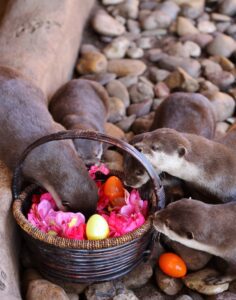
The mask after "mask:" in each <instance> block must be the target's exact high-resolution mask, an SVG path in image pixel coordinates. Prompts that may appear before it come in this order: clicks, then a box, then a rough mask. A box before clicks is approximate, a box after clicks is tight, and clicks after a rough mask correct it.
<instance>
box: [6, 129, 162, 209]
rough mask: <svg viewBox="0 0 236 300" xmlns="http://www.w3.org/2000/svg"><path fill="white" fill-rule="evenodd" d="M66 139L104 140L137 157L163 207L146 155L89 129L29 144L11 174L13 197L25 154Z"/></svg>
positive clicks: (19, 183)
mask: <svg viewBox="0 0 236 300" xmlns="http://www.w3.org/2000/svg"><path fill="white" fill-rule="evenodd" d="M67 139H89V140H94V141H100V142H105V143H108V144H111V145H114V146H116V147H118V148H120V149H122V150H125V151H126V152H128V153H129V154H130V155H131V156H133V157H134V158H135V159H137V160H138V161H139V162H140V163H141V165H142V166H143V167H144V168H145V170H146V172H147V173H148V175H149V177H150V178H151V180H152V183H153V186H154V192H155V196H156V197H157V199H158V205H157V208H159V209H161V208H164V207H165V193H164V189H163V186H162V185H161V180H160V178H159V176H158V174H157V173H156V171H155V170H154V168H153V167H152V165H151V164H150V163H149V162H148V161H147V159H146V157H145V156H144V155H143V154H142V153H140V152H139V151H137V150H136V149H135V148H134V147H133V146H132V145H130V144H128V143H126V142H124V141H122V140H119V139H117V138H114V137H111V136H108V135H105V134H103V133H99V132H95V131H89V130H67V131H60V132H56V133H53V134H50V135H46V136H44V137H42V138H39V139H38V140H36V141H35V142H33V143H32V144H30V145H29V146H28V147H27V148H26V149H25V151H24V152H23V153H22V155H21V157H20V159H19V160H18V163H17V165H16V168H15V170H14V174H13V181H12V193H13V199H14V200H15V199H17V198H18V196H19V194H20V188H21V176H22V165H23V162H24V160H25V158H26V157H27V155H28V154H29V153H30V152H31V151H32V150H33V149H34V148H36V147H38V146H40V145H43V144H45V143H48V142H52V141H57V140H67Z"/></svg>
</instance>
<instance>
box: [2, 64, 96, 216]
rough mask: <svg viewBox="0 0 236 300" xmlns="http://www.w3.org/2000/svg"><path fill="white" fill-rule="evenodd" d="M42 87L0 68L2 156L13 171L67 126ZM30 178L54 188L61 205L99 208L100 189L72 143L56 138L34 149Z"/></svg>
mask: <svg viewBox="0 0 236 300" xmlns="http://www.w3.org/2000/svg"><path fill="white" fill-rule="evenodd" d="M46 103H47V102H46V99H45V97H44V95H43V93H42V92H41V90H40V89H39V88H37V87H36V86H34V85H33V84H32V83H31V82H30V81H28V80H26V79H25V78H24V77H23V76H21V74H19V73H18V72H16V71H14V70H12V69H9V68H5V67H0V140H1V147H0V159H1V160H2V161H4V162H5V163H6V165H7V166H8V167H9V168H10V169H11V170H13V169H14V168H15V166H16V164H17V161H18V159H19V157H20V155H21V153H22V152H23V150H24V149H25V148H26V147H27V146H28V145H29V144H31V143H32V142H34V141H35V140H37V139H38V138H40V137H42V136H44V135H47V134H51V133H55V132H57V131H61V130H63V129H64V128H63V127H62V126H61V125H59V124H58V123H56V122H54V121H53V119H52V117H51V115H50V113H49V111H48V109H47V106H46ZM23 173H24V176H25V177H27V178H30V179H31V180H34V181H36V182H37V183H39V184H40V185H42V186H44V187H45V188H46V189H48V191H49V192H51V193H52V195H53V196H54V198H55V200H56V202H57V205H58V206H59V208H60V209H65V208H66V207H68V208H69V209H70V210H78V211H81V212H83V213H85V214H86V215H90V214H92V213H94V212H95V209H96V204H97V188H96V185H95V183H94V181H93V180H92V179H91V178H90V177H89V175H88V172H87V170H86V167H85V165H84V163H83V162H82V160H81V159H80V158H79V157H78V155H77V153H76V151H75V148H74V147H73V144H72V142H71V141H57V142H50V143H47V144H45V145H42V146H40V147H39V148H37V149H35V150H34V151H32V152H31V153H30V155H29V156H28V157H27V159H26V161H25V164H24V167H23Z"/></svg>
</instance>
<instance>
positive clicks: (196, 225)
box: [153, 199, 220, 255]
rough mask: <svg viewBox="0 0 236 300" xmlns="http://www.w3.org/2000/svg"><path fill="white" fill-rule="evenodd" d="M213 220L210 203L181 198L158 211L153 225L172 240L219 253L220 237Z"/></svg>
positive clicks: (197, 248) (190, 246) (214, 253)
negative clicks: (210, 213)
mask: <svg viewBox="0 0 236 300" xmlns="http://www.w3.org/2000/svg"><path fill="white" fill-rule="evenodd" d="M214 219H215V218H214ZM211 221H212V220H209V205H208V204H205V203H202V202H200V201H197V200H193V199H181V200H178V201H176V202H174V203H171V204H169V205H168V206H167V207H166V208H165V209H163V210H161V211H160V212H157V213H156V214H155V216H154V221H153V225H154V228H155V229H156V230H157V231H159V232H160V233H163V234H164V235H166V236H167V237H169V238H170V239H171V240H174V241H176V242H179V243H181V244H183V245H185V246H187V247H189V248H193V249H196V250H200V251H205V252H208V253H211V254H213V255H218V251H217V249H216V245H217V244H219V242H220V241H219V240H220V238H219V236H218V235H217V234H215V231H214V224H212V222H211ZM213 221H214V220H213ZM216 222H217V220H216ZM213 245H214V246H213Z"/></svg>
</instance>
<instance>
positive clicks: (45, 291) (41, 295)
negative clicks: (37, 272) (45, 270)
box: [26, 279, 69, 300]
mask: <svg viewBox="0 0 236 300" xmlns="http://www.w3.org/2000/svg"><path fill="white" fill-rule="evenodd" d="M42 299H58V300H69V298H68V297H67V295H66V293H65V291H64V290H63V288H61V287H60V286H58V285H56V284H53V283H51V282H50V281H48V280H45V279H37V280H32V281H31V282H30V283H29V287H28V290H27V293H26V300H42Z"/></svg>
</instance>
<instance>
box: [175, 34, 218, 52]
mask: <svg viewBox="0 0 236 300" xmlns="http://www.w3.org/2000/svg"><path fill="white" fill-rule="evenodd" d="M180 40H181V41H183V42H185V41H192V42H194V43H196V44H198V46H199V47H200V48H202V49H203V48H205V47H206V46H207V45H208V44H209V43H210V42H212V41H213V36H212V35H210V34H207V33H201V32H200V33H196V34H187V35H185V36H183V37H181V39H180Z"/></svg>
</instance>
